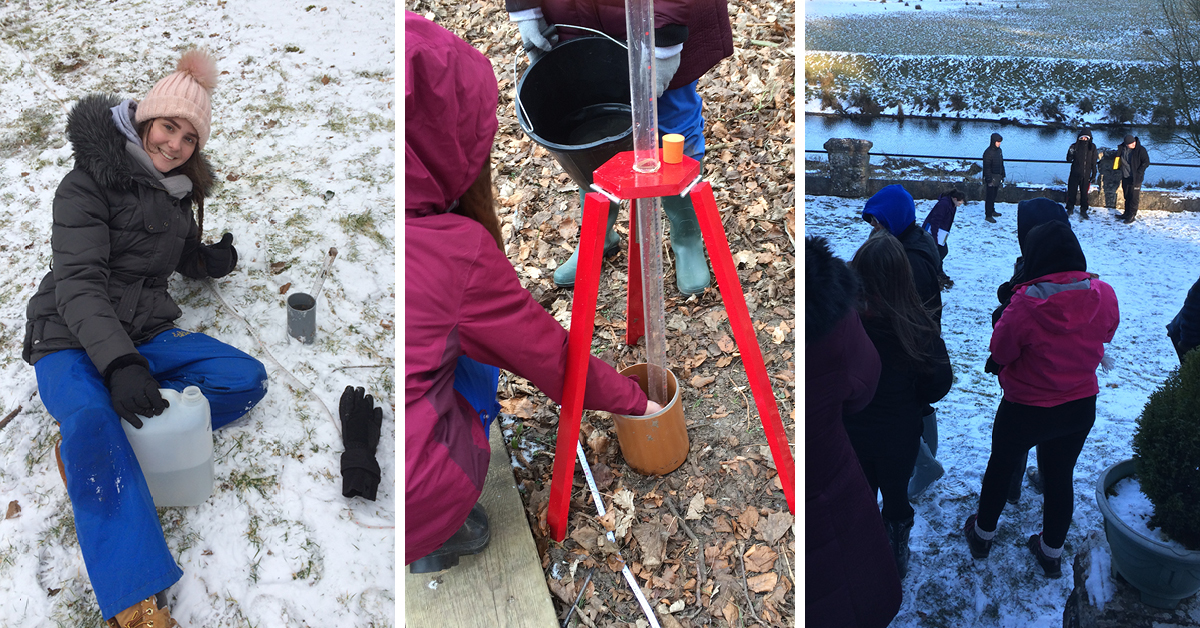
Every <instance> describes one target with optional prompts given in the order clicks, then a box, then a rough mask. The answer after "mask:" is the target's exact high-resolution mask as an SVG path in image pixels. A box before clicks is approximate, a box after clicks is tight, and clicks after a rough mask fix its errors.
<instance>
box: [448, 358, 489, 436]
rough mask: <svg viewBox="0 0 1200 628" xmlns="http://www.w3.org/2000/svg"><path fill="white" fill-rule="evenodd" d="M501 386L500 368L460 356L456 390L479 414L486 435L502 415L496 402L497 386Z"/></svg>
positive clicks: (455, 378) (455, 372)
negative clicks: (493, 422)
mask: <svg viewBox="0 0 1200 628" xmlns="http://www.w3.org/2000/svg"><path fill="white" fill-rule="evenodd" d="M499 384H500V369H499V368H498V367H495V366H490V365H487V364H483V363H482V362H476V361H475V360H472V359H471V358H468V357H467V356H465V355H463V356H459V358H458V362H457V363H456V364H455V365H454V390H456V391H458V394H460V395H462V396H463V397H464V398H465V399H466V400H467V403H469V404H471V407H472V408H475V411H476V412H478V413H479V420H480V421H482V422H483V432H484V433H485V434H486V433H487V431H488V428H490V427H491V426H492V421H494V420H495V419H496V417H497V416H498V415H499V414H500V402H499V401H497V400H496V386H498V385H499Z"/></svg>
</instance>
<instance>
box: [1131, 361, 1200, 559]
mask: <svg viewBox="0 0 1200 628" xmlns="http://www.w3.org/2000/svg"><path fill="white" fill-rule="evenodd" d="M1137 423H1138V425H1137V431H1136V432H1135V433H1134V435H1133V451H1134V456H1135V457H1136V458H1137V459H1138V473H1137V474H1138V480H1139V481H1140V482H1141V485H1142V492H1143V493H1145V494H1146V496H1147V497H1149V498H1150V501H1151V502H1152V503H1153V504H1154V517H1152V518H1151V519H1150V525H1152V526H1156V527H1160V528H1162V531H1163V532H1164V533H1166V534H1167V536H1170V537H1171V538H1172V539H1175V540H1176V541H1179V542H1180V543H1182V544H1183V545H1184V546H1185V547H1187V548H1188V549H1191V550H1200V352H1198V351H1194V350H1193V351H1192V352H1191V353H1188V354H1187V355H1186V356H1184V360H1183V364H1182V365H1181V366H1180V367H1179V368H1177V369H1175V370H1174V371H1171V374H1170V375H1168V376H1167V379H1166V381H1164V382H1163V384H1162V386H1160V387H1159V388H1158V390H1156V391H1154V393H1153V394H1151V395H1150V400H1149V401H1147V402H1146V407H1145V408H1144V409H1143V410H1142V416H1141V417H1139V418H1138V422H1137Z"/></svg>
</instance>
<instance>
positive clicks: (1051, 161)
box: [804, 148, 1200, 168]
mask: <svg viewBox="0 0 1200 628" xmlns="http://www.w3.org/2000/svg"><path fill="white" fill-rule="evenodd" d="M804 152H806V153H825V154H828V153H829V151H827V150H818V149H815V148H806V149H804ZM867 155H869V156H871V157H909V158H913V159H957V160H960V161H981V158H980V157H947V156H945V155H905V154H901V153H872V152H868V153H867ZM1009 162H1014V163H1029V164H1066V163H1069V162H1067V161H1065V160H1062V159H1012V158H1009V157H1005V158H1004V163H1009ZM1151 165H1152V166H1171V167H1173V168H1200V164H1175V163H1168V162H1154V163H1153V164H1151Z"/></svg>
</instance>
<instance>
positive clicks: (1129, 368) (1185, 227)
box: [804, 196, 1200, 628]
mask: <svg viewBox="0 0 1200 628" xmlns="http://www.w3.org/2000/svg"><path fill="white" fill-rule="evenodd" d="M864 202H865V199H842V198H835V197H812V196H809V197H807V198H806V199H805V208H804V215H805V235H806V236H824V237H826V238H828V239H829V240H830V242H831V244H832V246H833V249H834V252H835V253H836V254H837V255H838V256H839V257H842V258H843V259H847V260H848V259H850V258H851V257H852V256H853V254H854V252H855V250H856V249H857V248H858V246H859V245H860V244H861V243H862V242H863V241H864V240H865V239H866V237H867V235H868V233H869V231H870V227H868V226H867V224H866V223H864V222H863V221H862V218H861V214H862V208H863V204H864ZM932 206H933V201H918V202H917V220H918V221H921V220H924V218H925V215H926V214H927V213H928V212H929V209H930V208H931V207H932ZM996 209H997V210H998V211H1000V212H1001V213H1002V214H1003V216H1002V217H1000V218H999V219H998V220H999V222H998V223H997V224H989V223H987V222H984V220H983V207H982V203H979V202H971V203H968V204H967V205H965V206H963V207H962V208H961V209H960V210H959V211H958V217H957V218H956V220H955V223H954V228H953V230H952V231H951V233H950V237H949V240H948V245H949V249H950V253H949V255H948V256H947V257H946V260H945V270H946V273H947V274H948V275H949V276H950V277H951V278H952V279H953V280H954V287H953V288H952V289H951V290H949V291H948V292H945V293H943V295H942V299H943V302H944V304H945V306H944V310H943V314H942V326H943V327H942V336H943V338H945V340H946V345H947V347H948V348H949V351H950V359H951V362H952V363H953V366H954V373H955V382H954V387H953V388H952V389H951V391H950V393H949V395H947V396H946V398H945V399H943V400H942V401H941V402H939V403H938V404H936V407H937V409H938V418H939V421H938V429H939V438H940V445H939V449H938V457H939V459H940V460H941V461H942V463H943V464H944V465H945V467H946V475H945V477H943V478H942V479H941V480H940V481H938V482H937V483H935V484H934V485H933V486H932V487H931V488H930V489H929V490H928V491H927V492H926V493H925V494H924V495H922V496H921V497H919V498H918V499H916V500H915V502H914V508H916V511H917V512H916V526H915V528H914V530H913V533H912V542H911V547H912V560H911V563H910V567H909V573H908V576H907V577H906V578H905V580H904V603H903V606H902V607H901V610H900V614H899V615H898V616H897V618H896V620H895V621H894V622H893V623H892V626H893V627H894V628H905V627H913V628H915V627H917V626H939V627H941V626H944V627H950V626H954V627H965V626H980V627H993V626H1002V627H1011V628H1025V627H1043V628H1050V627H1058V626H1061V625H1062V613H1063V607H1064V605H1065V603H1066V599H1067V596H1068V595H1069V593H1070V590H1071V587H1072V573H1071V567H1072V565H1071V561H1072V560H1073V559H1074V556H1075V548H1076V547H1077V546H1078V544H1079V543H1081V542H1082V541H1083V539H1084V537H1085V536H1086V535H1087V534H1088V533H1089V532H1092V531H1096V532H1098V533H1099V534H1100V535H1101V536H1103V519H1102V517H1101V515H1100V511H1099V509H1098V507H1097V506H1096V500H1095V490H1096V481H1097V479H1098V478H1099V476H1100V473H1101V472H1102V471H1104V470H1105V469H1106V468H1108V467H1109V466H1110V465H1112V464H1115V463H1116V462H1119V461H1121V460H1124V459H1126V458H1130V457H1132V455H1133V451H1132V446H1131V443H1132V436H1133V431H1134V428H1135V422H1136V419H1137V417H1138V415H1139V414H1140V412H1141V409H1142V407H1143V406H1144V405H1145V403H1146V400H1147V398H1148V397H1149V395H1150V393H1151V392H1153V391H1154V389H1155V388H1157V387H1158V385H1159V384H1160V383H1161V382H1162V381H1163V379H1164V378H1165V377H1166V376H1167V374H1168V372H1170V370H1171V369H1172V368H1174V367H1175V366H1177V365H1178V361H1177V359H1176V357H1175V351H1174V349H1173V348H1172V347H1171V343H1170V341H1169V340H1168V339H1167V336H1166V329H1165V328H1164V326H1165V325H1166V324H1167V322H1168V321H1170V320H1171V318H1172V317H1173V316H1174V315H1175V313H1176V312H1177V311H1178V310H1179V307H1180V306H1181V305H1182V304H1183V299H1184V297H1185V296H1186V295H1187V291H1188V288H1190V287H1191V284H1192V283H1193V282H1194V281H1195V280H1196V277H1197V275H1198V274H1200V271H1198V270H1197V266H1196V264H1195V260H1196V258H1197V256H1198V255H1200V215H1197V214H1194V213H1168V212H1156V211H1141V212H1139V213H1138V220H1137V222H1135V223H1134V224H1133V225H1124V224H1121V223H1119V222H1118V221H1115V220H1113V219H1112V218H1111V216H1112V215H1114V213H1115V212H1113V211H1112V210H1103V209H1094V210H1093V212H1092V215H1093V218H1092V220H1090V221H1086V222H1080V221H1079V219H1078V217H1076V218H1074V219H1073V221H1072V228H1073V229H1074V230H1075V233H1076V234H1077V235H1078V237H1079V240H1080V243H1081V244H1082V245H1083V250H1084V253H1085V254H1086V256H1087V260H1088V270H1090V271H1092V272H1095V273H1098V274H1099V275H1100V278H1101V279H1102V280H1104V281H1106V282H1108V283H1109V284H1111V285H1112V286H1113V288H1114V290H1115V291H1116V294H1117V298H1118V299H1119V301H1120V310H1121V325H1120V328H1119V329H1118V330H1117V335H1116V337H1115V338H1114V339H1113V342H1112V343H1111V345H1110V346H1109V355H1111V356H1112V357H1113V358H1114V359H1115V361H1116V365H1115V367H1114V368H1113V370H1112V371H1110V372H1104V371H1100V372H1099V380H1100V395H1099V400H1098V404H1097V416H1096V424H1095V427H1093V428H1092V432H1091V435H1090V436H1089V438H1088V442H1087V445H1086V446H1085V447H1084V449H1083V453H1082V454H1081V455H1080V458H1079V462H1078V464H1077V465H1076V467H1075V516H1074V521H1073V523H1072V525H1071V529H1070V532H1069V533H1068V536H1067V543H1066V551H1065V553H1064V561H1063V572H1064V577H1063V578H1060V579H1057V580H1050V579H1047V578H1046V577H1045V576H1043V575H1042V574H1041V571H1040V569H1038V567H1037V565H1036V563H1035V562H1034V560H1033V557H1032V556H1031V555H1030V553H1029V550H1028V549H1027V548H1026V547H1025V542H1026V540H1027V539H1028V538H1029V535H1030V534H1032V533H1034V532H1037V531H1039V530H1040V529H1041V519H1042V497H1041V496H1040V495H1036V494H1034V493H1033V492H1032V491H1031V490H1030V489H1029V488H1028V487H1026V488H1025V490H1024V492H1023V494H1022V496H1021V502H1020V504H1019V505H1018V506H1015V507H1014V506H1011V505H1006V507H1005V510H1004V513H1003V514H1002V515H1001V517H1000V526H999V528H998V533H997V536H996V540H995V544H994V545H993V547H992V552H991V556H990V557H989V558H988V559H986V560H979V561H976V560H972V559H971V556H970V554H969V553H968V551H967V547H966V541H965V540H964V539H963V536H962V532H961V529H962V525H963V522H964V521H965V520H966V518H967V516H968V515H970V514H971V513H972V512H975V507H976V502H977V498H978V493H979V487H980V483H981V481H982V478H983V472H984V470H985V468H986V466H987V459H988V455H989V451H990V442H991V425H992V419H993V417H994V414H995V411H996V406H997V405H998V404H999V401H1000V398H1001V395H1002V392H1001V389H1000V386H999V383H998V382H997V380H996V378H995V377H994V376H992V375H989V374H987V373H984V371H983V366H984V361H985V360H986V359H987V355H988V341H989V339H990V337H991V312H992V310H993V309H994V307H995V306H996V305H997V301H996V287H997V286H998V285H999V284H1000V283H1001V282H1003V281H1005V280H1007V279H1008V278H1009V277H1010V276H1011V275H1012V263H1013V260H1015V259H1016V257H1017V255H1018V247H1017V238H1016V217H1017V207H1016V205H1014V204H1007V203H998V204H997V205H996ZM1030 464H1035V462H1034V460H1033V456H1032V455H1031V456H1030ZM1101 580H1102V579H1101ZM1105 586H1108V587H1109V590H1111V586H1112V585H1111V582H1109V583H1105V582H1102V581H1097V582H1094V584H1089V590H1096V591H1100V590H1103V589H1104V587H1105ZM1184 607H1185V608H1187V609H1188V611H1189V612H1190V613H1191V615H1192V617H1193V618H1194V619H1195V620H1196V621H1198V622H1200V601H1198V600H1196V599H1195V598H1192V599H1190V600H1188V601H1186V602H1185V603H1184Z"/></svg>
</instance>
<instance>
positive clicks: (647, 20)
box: [625, 0, 659, 172]
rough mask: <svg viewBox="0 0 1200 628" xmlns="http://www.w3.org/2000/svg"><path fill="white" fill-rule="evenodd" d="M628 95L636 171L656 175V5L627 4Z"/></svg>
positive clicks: (631, 0)
mask: <svg viewBox="0 0 1200 628" xmlns="http://www.w3.org/2000/svg"><path fill="white" fill-rule="evenodd" d="M625 33H626V35H627V36H628V38H629V94H630V97H631V100H632V103H631V108H632V109H633V169H634V171H636V172H657V171H658V168H659V161H658V100H657V98H656V96H657V95H656V94H655V91H656V90H655V82H656V81H655V78H654V1H653V0H626V2H625Z"/></svg>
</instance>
